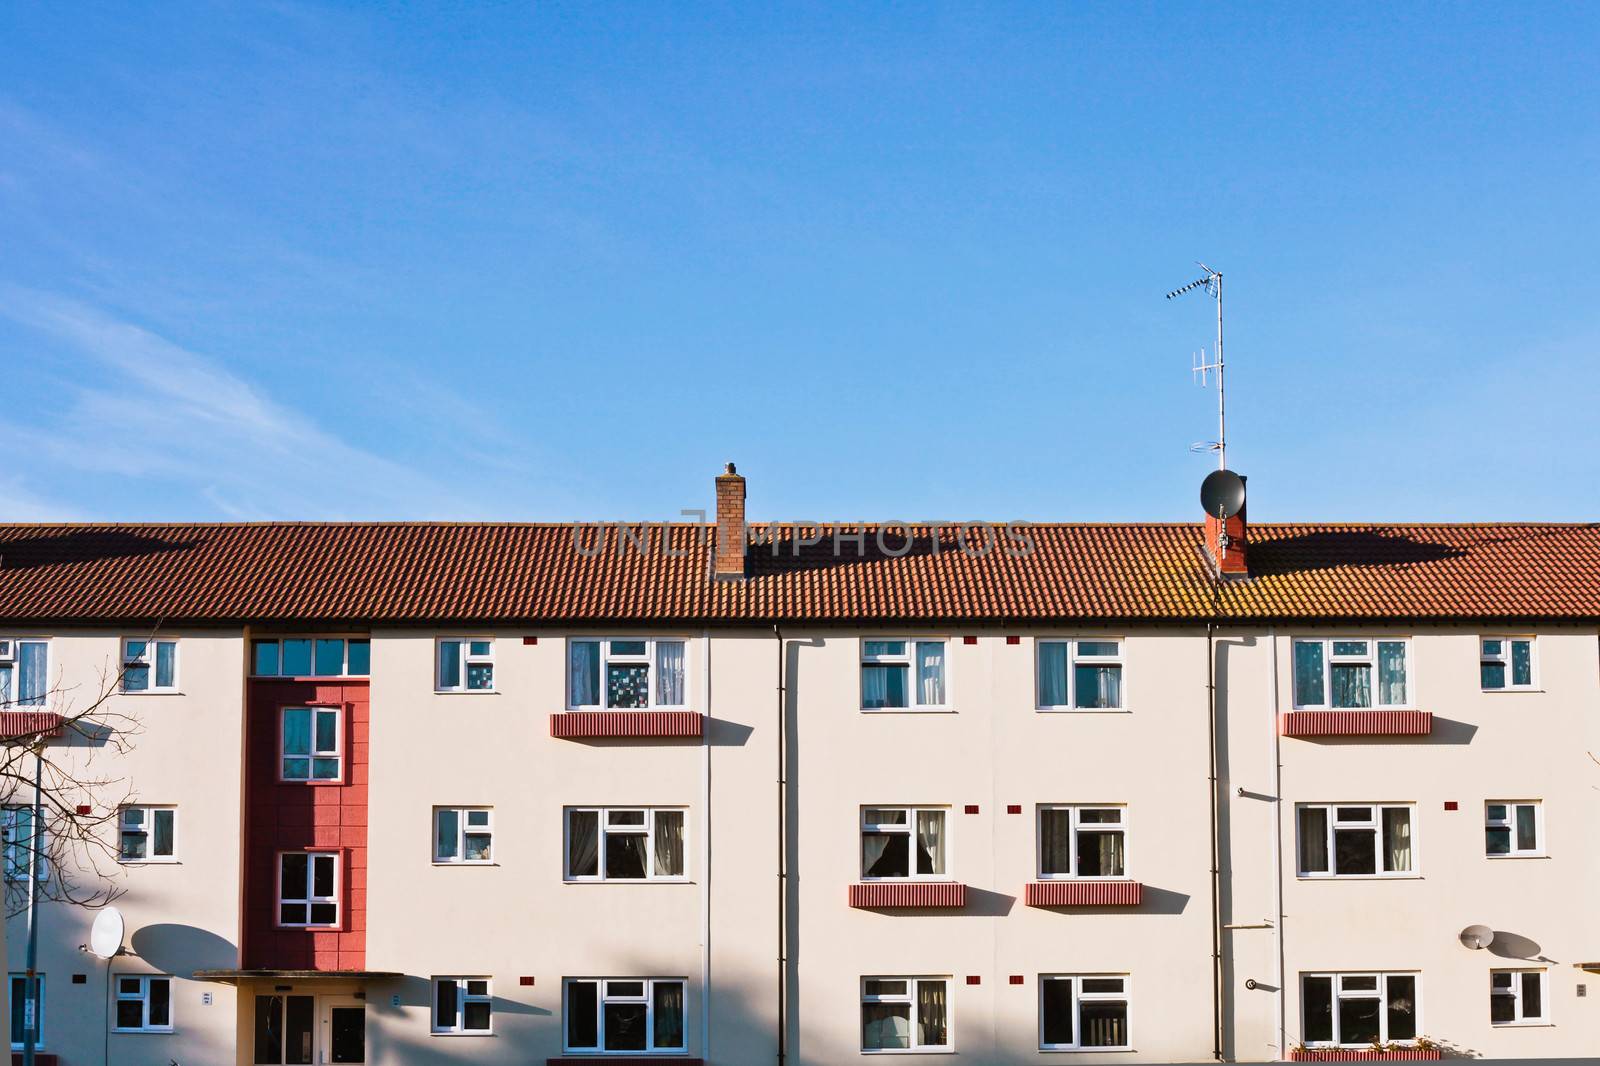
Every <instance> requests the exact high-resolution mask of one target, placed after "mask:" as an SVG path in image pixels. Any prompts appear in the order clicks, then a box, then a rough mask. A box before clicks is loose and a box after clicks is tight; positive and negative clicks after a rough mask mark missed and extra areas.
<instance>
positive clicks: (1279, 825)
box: [1267, 626, 1288, 1062]
mask: <svg viewBox="0 0 1600 1066" xmlns="http://www.w3.org/2000/svg"><path fill="white" fill-rule="evenodd" d="M1267 640H1269V641H1270V642H1271V643H1272V714H1271V715H1270V716H1269V719H1270V721H1271V722H1272V811H1273V821H1272V896H1273V917H1274V919H1275V921H1274V922H1273V926H1272V939H1273V941H1274V945H1275V947H1276V948H1277V956H1278V980H1277V985H1278V991H1277V992H1276V993H1274V995H1275V998H1276V999H1277V1001H1278V1002H1277V1008H1278V1060H1279V1061H1280V1062H1281V1061H1283V1060H1284V1058H1285V1057H1286V1056H1285V1053H1284V1041H1285V1040H1286V1039H1287V1037H1288V1026H1287V1021H1286V1019H1285V1009H1286V1001H1285V999H1284V988H1283V974H1284V964H1283V731H1282V730H1281V729H1279V728H1278V628H1277V626H1271V627H1268V629H1267Z"/></svg>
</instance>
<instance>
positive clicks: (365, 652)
mask: <svg viewBox="0 0 1600 1066" xmlns="http://www.w3.org/2000/svg"><path fill="white" fill-rule="evenodd" d="M348 648H349V655H350V660H349V662H348V663H347V664H346V666H345V671H346V672H347V673H349V674H350V675H351V676H353V677H366V676H367V675H368V674H370V673H372V642H371V641H367V640H352V641H351V642H350V643H349V645H348Z"/></svg>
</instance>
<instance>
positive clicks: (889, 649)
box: [862, 640, 906, 656]
mask: <svg viewBox="0 0 1600 1066" xmlns="http://www.w3.org/2000/svg"><path fill="white" fill-rule="evenodd" d="M905 653H906V642H905V641H903V640H869V641H865V642H864V643H863V646H862V654H863V655H869V656H870V655H904V654H905Z"/></svg>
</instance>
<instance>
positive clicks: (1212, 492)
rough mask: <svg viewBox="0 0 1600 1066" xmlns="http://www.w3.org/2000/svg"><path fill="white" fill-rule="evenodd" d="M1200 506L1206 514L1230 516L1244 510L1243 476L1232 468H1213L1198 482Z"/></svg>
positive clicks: (1217, 516) (1221, 516)
mask: <svg viewBox="0 0 1600 1066" xmlns="http://www.w3.org/2000/svg"><path fill="white" fill-rule="evenodd" d="M1200 506H1201V507H1202V508H1204V509H1205V512H1206V514H1207V515H1208V516H1211V517H1216V518H1232V517H1233V516H1234V515H1236V514H1238V513H1239V512H1240V511H1242V510H1244V478H1242V477H1240V476H1239V475H1238V474H1235V473H1234V472H1233V471H1232V470H1213V471H1212V472H1211V473H1209V474H1207V475H1206V479H1205V480H1204V481H1202V482H1200Z"/></svg>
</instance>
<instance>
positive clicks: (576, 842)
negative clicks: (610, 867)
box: [567, 811, 600, 877]
mask: <svg viewBox="0 0 1600 1066" xmlns="http://www.w3.org/2000/svg"><path fill="white" fill-rule="evenodd" d="M567 871H568V873H569V875H570V876H572V877H593V876H594V875H595V874H598V873H599V872H600V815H599V814H598V813H597V812H595V811H573V812H572V813H571V815H569V816H568V818H567Z"/></svg>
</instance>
